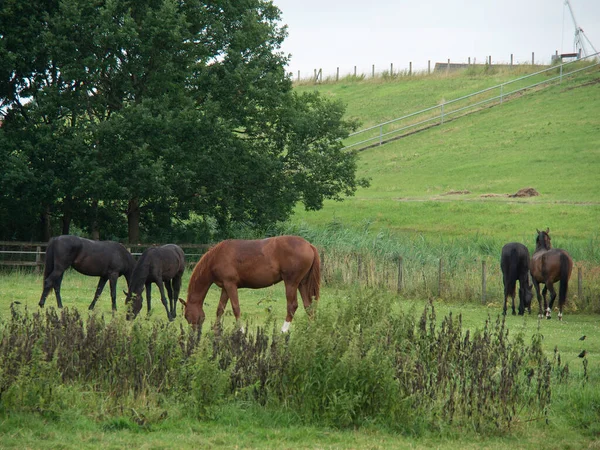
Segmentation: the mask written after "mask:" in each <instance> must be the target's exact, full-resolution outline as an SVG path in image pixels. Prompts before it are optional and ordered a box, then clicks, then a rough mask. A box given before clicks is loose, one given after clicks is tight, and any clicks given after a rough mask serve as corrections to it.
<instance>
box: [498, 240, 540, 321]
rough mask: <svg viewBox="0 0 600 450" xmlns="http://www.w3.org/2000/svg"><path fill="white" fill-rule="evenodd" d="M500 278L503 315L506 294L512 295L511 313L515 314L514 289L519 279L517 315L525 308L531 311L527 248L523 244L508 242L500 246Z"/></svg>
mask: <svg viewBox="0 0 600 450" xmlns="http://www.w3.org/2000/svg"><path fill="white" fill-rule="evenodd" d="M500 267H501V268H502V280H503V281H504V310H503V311H504V315H506V303H507V301H508V296H509V295H510V296H511V297H512V313H513V316H514V315H515V290H516V287H517V280H518V281H519V315H520V316H522V315H523V314H524V313H525V308H527V309H528V310H529V312H531V299H532V298H533V292H532V291H531V287H532V286H531V284H530V283H529V250H528V249H527V247H525V246H524V245H523V244H520V243H518V242H510V243H508V244H506V245H505V246H504V247H502V255H501V256H500Z"/></svg>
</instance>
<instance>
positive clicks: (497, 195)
mask: <svg viewBox="0 0 600 450" xmlns="http://www.w3.org/2000/svg"><path fill="white" fill-rule="evenodd" d="M508 196H509V195H508V194H481V195H480V197H482V198H490V197H508Z"/></svg>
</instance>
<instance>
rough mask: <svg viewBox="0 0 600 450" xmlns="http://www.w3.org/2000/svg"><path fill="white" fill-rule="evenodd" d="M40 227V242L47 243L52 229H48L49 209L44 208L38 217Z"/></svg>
mask: <svg viewBox="0 0 600 450" xmlns="http://www.w3.org/2000/svg"><path fill="white" fill-rule="evenodd" d="M40 227H41V230H40V231H41V235H42V240H43V241H44V242H48V241H49V240H50V238H51V237H52V228H51V227H50V207H49V206H46V207H45V208H44V211H43V212H42V214H41V215H40Z"/></svg>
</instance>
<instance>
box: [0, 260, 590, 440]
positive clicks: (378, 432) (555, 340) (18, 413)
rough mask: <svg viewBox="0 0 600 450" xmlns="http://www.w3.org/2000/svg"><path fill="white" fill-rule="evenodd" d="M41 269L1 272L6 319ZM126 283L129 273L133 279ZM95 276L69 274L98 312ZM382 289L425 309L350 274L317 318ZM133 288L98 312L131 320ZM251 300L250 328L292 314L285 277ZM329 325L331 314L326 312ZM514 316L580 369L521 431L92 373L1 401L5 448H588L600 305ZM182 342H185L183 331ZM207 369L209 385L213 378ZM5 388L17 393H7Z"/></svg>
mask: <svg viewBox="0 0 600 450" xmlns="http://www.w3.org/2000/svg"><path fill="white" fill-rule="evenodd" d="M189 276H190V271H187V273H186V276H185V277H184V283H183V285H184V286H187V282H188V280H189ZM41 281H42V280H41V276H39V275H34V274H30V273H26V272H18V273H13V274H4V275H2V276H1V278H0V297H1V298H3V299H6V301H4V302H2V305H1V307H0V317H2V318H4V319H3V324H5V323H7V322H6V321H7V317H9V316H10V308H11V307H10V304H9V301H18V302H20V304H18V305H16V306H14V307H15V308H17V310H18V311H20V312H21V313H23V312H24V311H26V310H29V311H30V312H34V311H37V301H38V299H39V294H40V290H41ZM120 283H121V284H123V279H121V280H120ZM95 284H96V280H95V279H93V278H90V277H85V276H82V275H80V274H77V273H76V272H74V271H72V270H71V271H68V272H67V273H66V275H65V279H64V282H63V289H62V293H63V302H64V305H65V307H66V308H68V309H69V310H71V311H72V310H73V309H77V310H79V311H81V315H82V318H83V320H87V319H86V318H87V317H88V314H90V313H88V312H87V305H88V304H89V302H90V300H91V298H92V296H93V293H94V290H95ZM373 292H375V294H374V295H376V296H380V295H383V296H384V297H386V298H388V299H390V300H391V305H392V309H393V310H394V311H395V313H400V314H406V315H407V316H409V317H415V318H417V317H418V316H419V315H420V314H421V312H422V311H423V308H424V307H425V305H426V303H427V302H426V301H423V300H414V299H406V298H403V297H393V296H392V298H390V295H389V294H385V293H380V294H377V293H376V292H377V291H371V290H363V289H362V288H360V287H359V286H357V285H356V284H352V285H341V286H340V285H337V284H335V283H334V284H329V285H326V286H325V287H324V289H323V290H322V298H321V301H320V303H319V306H318V311H321V314H322V315H318V317H317V323H319V322H320V319H319V318H320V317H322V318H325V319H326V318H328V317H329V314H332V313H333V314H336V313H335V311H337V310H339V309H340V308H341V310H343V309H345V308H350V309H352V308H357V309H360V308H362V307H361V306H360V304H361V303H365V304H368V302H369V301H370V300H369V298H370V296H371V295H373V294H372V293H373ZM218 294H219V291H218V289H217V288H215V287H213V288H212V289H211V291H210V293H209V296H208V298H207V306H206V311H207V317H208V318H209V320H212V319H213V318H214V314H215V311H216V305H217V302H218ZM122 298H123V296H122V295H121V296H119V302H118V305H119V311H118V312H117V314H116V316H114V318H113V313H112V312H111V310H110V299H109V296H108V293H107V292H105V293H104V294H103V295H102V297H101V298H100V300H99V302H98V305H97V307H96V311H95V312H94V313H93V314H94V315H96V316H98V315H99V314H100V315H102V316H104V318H105V320H107V321H111V320H117V321H122V320H123V317H124V314H125V313H124V307H123V300H122ZM54 301H55V300H54V297H53V295H51V296H50V297H49V298H48V302H47V309H48V308H53V307H54ZM351 304H353V305H352V306H351ZM240 305H241V309H242V320H243V321H244V325H245V326H246V327H247V329H248V330H249V332H250V333H252V332H253V331H254V328H255V326H256V325H261V324H264V323H265V321H266V322H269V321H271V320H272V321H273V323H274V326H275V327H276V328H279V327H280V326H281V323H282V322H283V320H284V317H285V301H284V291H283V286H282V285H276V286H274V287H271V288H267V289H263V290H242V291H240ZM344 305H347V306H344ZM435 308H436V314H437V322H438V324H440V323H441V322H442V320H443V319H444V317H446V316H447V315H448V314H450V313H452V314H454V315H455V317H457V316H458V315H460V316H461V318H462V324H463V327H464V330H467V329H468V330H470V332H471V333H475V331H476V330H478V329H482V328H483V326H484V324H485V321H486V319H489V320H491V321H492V322H493V321H495V320H496V317H497V316H498V314H499V312H500V308H499V306H498V305H493V306H482V305H478V304H472V303H470V304H467V303H458V302H444V301H441V300H437V301H435ZM296 316H297V317H296V321H295V322H294V324H293V325H292V330H291V333H292V338H293V337H294V330H298V331H296V333H304V332H305V327H306V326H307V316H306V314H305V312H304V311H303V309H302V308H300V309H299V310H298V313H297V315H296ZM147 319H150V320H149V321H148V320H147ZM164 320H165V317H164V310H163V309H162V307H161V306H160V303H159V302H158V299H156V298H155V299H154V301H153V311H152V314H151V315H150V316H148V315H147V313H146V310H145V307H144V309H143V310H142V312H141V314H140V316H139V317H138V319H137V322H141V323H142V324H147V323H164ZM180 324H181V325H184V327H185V328H187V325H186V324H184V323H183V320H182V318H181V315H180V314H179V316H178V317H177V319H176V320H175V322H173V323H171V324H169V327H168V328H169V329H171V330H172V331H173V330H175V332H177V330H179V328H180ZM233 325H234V323H233V317H232V314H231V311H230V308H228V310H227V312H226V315H225V327H226V329H231V327H233ZM325 325H326V322H324V323H323V326H325ZM354 326H355V325H353V326H352V327H354ZM507 327H508V329H509V336H510V337H512V338H513V339H514V338H515V337H516V336H517V335H518V334H522V336H523V339H524V341H525V342H526V343H528V342H530V340H531V338H532V336H533V335H536V334H537V333H540V334H542V335H543V340H542V347H543V349H544V352H545V353H546V355H547V356H548V358H549V360H550V361H551V360H552V358H553V356H552V355H553V354H554V352H555V349H556V350H558V352H559V355H560V358H561V359H562V364H563V365H567V366H568V367H569V369H568V370H569V378H568V381H567V382H562V383H556V385H554V384H553V388H552V406H551V408H550V409H549V411H548V414H547V416H546V418H547V419H548V424H546V423H545V419H544V418H543V417H540V416H535V415H532V413H531V412H528V410H527V409H526V410H521V411H520V412H519V413H518V419H517V420H516V421H515V423H514V424H513V428H512V430H510V431H508V430H503V431H498V432H489V431H488V432H484V433H478V432H476V431H475V430H472V429H471V430H470V429H468V428H467V429H464V428H462V427H461V428H458V429H455V428H453V427H452V426H448V425H447V426H445V427H443V428H441V429H437V431H434V430H430V429H428V428H427V426H425V430H421V431H420V432H416V431H415V433H414V434H413V433H408V434H407V433H404V432H396V431H394V430H390V429H389V428H388V427H385V426H381V425H378V423H377V421H374V422H373V423H371V424H368V423H365V424H363V425H362V426H361V427H360V428H357V429H352V428H351V429H348V428H346V427H342V428H338V427H332V426H328V425H325V424H322V425H319V424H318V423H312V422H311V421H310V420H307V419H306V418H302V417H301V416H298V415H297V413H295V412H294V411H293V410H290V409H287V408H283V409H282V408H269V407H261V406H259V405H258V404H255V403H253V402H250V401H248V400H247V399H244V400H237V401H236V399H235V398H230V399H228V400H226V401H224V402H219V403H218V404H216V405H215V406H214V407H212V408H210V409H209V411H208V413H207V414H205V415H203V416H202V418H201V419H200V420H198V419H196V418H194V417H193V415H192V416H190V409H189V408H190V407H191V404H190V403H188V402H186V401H185V400H179V401H173V400H172V399H169V398H168V397H162V398H161V396H160V395H155V396H152V395H145V396H143V397H142V398H137V399H136V398H135V396H133V394H131V395H129V396H126V397H125V398H121V399H120V400H111V396H110V394H109V393H108V392H106V393H105V392H102V391H99V392H95V389H93V388H92V385H89V387H86V386H87V384H83V385H82V387H77V386H75V387H71V388H69V386H66V385H65V386H60V385H57V386H55V389H56V392H59V393H60V394H59V395H60V396H61V397H62V398H64V401H65V402H66V403H61V404H60V405H61V406H60V407H58V406H56V405H54V404H52V403H41V404H40V405H39V406H38V407H36V408H32V406H31V404H32V402H33V403H34V404H35V403H36V401H35V400H31V398H27V400H23V406H22V407H21V408H14V406H13V407H12V408H11V409H8V410H7V409H6V408H5V407H1V408H0V436H1V437H2V448H17V447H25V448H95V447H97V446H100V445H101V446H102V447H107V448H122V447H124V446H142V447H147V448H174V447H177V448H192V447H195V446H197V445H201V446H202V447H204V448H231V447H234V446H235V447H239V448H272V447H274V446H278V447H281V446H283V447H284V448H315V447H316V448H406V447H409V448H430V447H442V448H480V447H481V446H484V447H486V448H511V447H514V446H515V445H516V446H518V447H519V448H539V447H540V446H543V447H544V448H583V447H588V446H591V447H594V446H595V445H598V443H599V439H600V429H599V428H598V423H600V421H599V419H600V407H599V405H600V397H598V392H599V391H598V386H600V372H599V370H600V359H599V358H598V355H600V341H599V339H598V337H599V336H600V323H599V322H598V320H597V316H596V315H585V314H567V315H566V317H565V319H564V321H563V322H558V321H556V320H551V321H546V320H544V321H541V322H538V320H537V318H536V316H535V314H533V315H531V316H528V315H526V316H524V317H519V316H516V317H513V316H508V317H507ZM0 330H6V328H5V326H4V325H3V326H0ZM582 335H586V336H587V339H586V340H585V341H584V342H582V341H580V340H579V337H580V336H582ZM0 336H1V334H0ZM299 336H302V334H300V335H299ZM303 339H304V338H303ZM308 341H310V338H309V339H308ZM131 345H134V344H133V343H132V344H131ZM142 345H144V346H145V345H146V343H145V342H144V343H142ZM173 345H177V344H176V343H175V342H173ZM584 348H585V349H586V350H587V351H588V356H587V357H586V360H587V362H589V365H588V367H587V372H588V374H589V375H588V377H589V378H588V380H587V381H585V380H584V372H585V371H586V369H585V368H584V366H583V364H582V363H583V360H582V359H580V358H578V357H577V355H578V354H579V352H580V351H581V350H582V349H584ZM555 357H556V355H555V356H554V358H555ZM198 381H199V383H200V386H202V379H199V380H198ZM207 383H208V381H207ZM553 383H555V382H553ZM96 389H98V388H96ZM242 392H243V391H242ZM13 395H14V394H13ZM5 398H10V397H6V394H5ZM240 398H242V397H241V396H240ZM244 398H245V397H244ZM190 401H191V398H190ZM0 405H1V403H0ZM119 405H120V406H119ZM36 411H37V412H36ZM139 417H143V419H144V423H141V424H137V423H136V420H138V419H139Z"/></svg>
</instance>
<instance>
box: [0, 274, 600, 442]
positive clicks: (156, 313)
mask: <svg viewBox="0 0 600 450" xmlns="http://www.w3.org/2000/svg"><path fill="white" fill-rule="evenodd" d="M188 278H189V272H188V274H187V276H186V279H185V280H184V286H186V285H187V279H188ZM0 281H1V282H0V287H1V288H0V289H1V292H0V296H1V297H2V299H3V301H2V305H1V306H0V314H1V315H0V317H2V321H1V324H0V342H1V344H0V359H1V364H0V367H1V368H2V369H1V370H0V392H1V396H0V417H1V419H0V434H2V442H3V446H9V447H10V446H19V445H21V446H22V445H23V444H24V443H25V444H26V445H28V446H34V447H43V446H44V445H45V444H42V442H41V440H42V439H45V440H47V444H48V446H53V445H62V446H65V447H66V444H65V443H64V439H65V436H66V435H67V433H68V434H69V435H71V436H73V435H75V436H78V437H79V438H80V439H81V441H80V442H81V444H80V443H79V442H78V443H77V445H83V446H84V447H93V446H97V445H103V446H109V447H110V446H114V447H118V446H123V445H150V446H172V445H173V442H174V441H173V440H176V442H177V446H178V447H191V446H194V445H197V444H198V439H200V442H202V443H203V445H204V444H205V445H206V446H208V447H220V446H223V447H227V446H231V445H232V444H234V445H239V446H241V447H253V448H261V447H262V448H266V447H272V446H274V445H283V446H288V447H300V448H302V447H305V448H309V447H315V446H318V447H375V448H389V447H403V446H406V445H413V446H416V447H426V446H431V445H433V446H444V447H447V446H449V447H457V448H458V447H460V448H469V447H471V448H474V447H477V446H478V445H482V443H483V442H485V445H486V446H491V447H498V448H506V447H509V446H514V445H515V443H516V442H519V446H522V447H525V448H527V447H530V448H533V447H535V446H539V445H542V444H543V445H544V446H547V445H548V442H549V441H548V439H549V438H548V437H549V436H551V437H552V439H553V441H552V442H553V443H554V445H555V446H556V447H562V446H564V445H573V446H576V447H580V446H587V445H588V444H591V443H592V442H594V440H595V439H598V437H599V436H600V429H598V425H597V424H598V423H600V420H599V419H600V408H599V407H598V405H600V398H599V397H598V395H599V394H598V392H600V390H599V389H598V387H599V386H600V375H599V374H600V372H599V370H600V364H599V363H600V361H599V360H597V355H598V354H600V345H599V344H598V342H597V339H596V336H598V335H599V331H600V329H599V325H598V323H597V320H596V319H595V317H594V316H588V315H584V314H569V315H567V316H566V317H565V320H564V322H563V323H559V322H558V321H554V320H553V321H541V322H538V321H537V319H536V317H535V315H532V316H527V315H526V316H525V317H513V316H508V317H507V318H506V322H504V321H503V320H502V318H501V317H499V312H500V310H501V308H500V306H499V305H498V306H496V305H494V306H482V305H477V304H473V303H469V304H461V303H457V302H447V301H444V300H443V299H432V302H430V301H419V300H413V299H407V298H403V297H397V296H395V295H391V294H390V293H389V292H387V291H382V290H379V289H366V288H361V287H360V286H358V285H356V284H354V285H352V284H351V285H347V284H344V285H340V284H337V283H336V282H335V279H334V280H333V281H332V282H331V283H329V284H328V285H327V286H326V287H325V288H324V290H323V292H322V300H321V302H320V303H319V306H318V313H317V319H316V320H315V321H314V322H311V321H309V320H307V316H306V314H305V313H304V311H302V310H299V311H298V314H297V317H296V320H295V321H294V323H293V326H292V331H291V333H290V334H289V335H282V334H280V333H279V331H278V330H279V327H280V325H281V321H282V320H283V317H284V314H285V313H284V311H285V302H284V300H283V298H284V295H283V287H282V286H280V285H277V286H275V287H273V288H269V289H264V290H257V291H252V290H243V291H241V294H240V295H241V306H242V313H243V320H244V324H245V328H246V330H247V332H246V333H245V334H241V333H239V331H237V330H236V329H235V327H234V324H233V318H232V317H231V314H230V313H229V309H228V313H227V314H226V320H225V323H224V326H225V328H224V330H223V331H222V332H221V333H220V334H218V335H215V334H214V333H213V332H212V330H211V329H210V326H207V327H205V329H204V332H203V333H202V334H198V333H196V332H194V331H193V330H192V329H190V328H189V327H188V326H187V324H185V322H184V321H183V320H182V319H181V317H178V318H177V320H176V321H175V322H173V323H167V322H166V320H165V318H164V317H163V315H164V314H163V313H164V311H163V310H162V308H160V307H159V305H158V303H157V301H156V300H155V301H154V305H155V308H154V309H153V314H151V315H149V316H148V315H147V314H146V313H145V312H143V313H142V315H141V316H140V317H139V318H138V320H136V321H135V322H134V323H128V322H126V321H125V320H124V315H125V313H124V311H123V307H122V302H121V301H119V308H120V309H119V311H118V312H117V314H116V315H114V316H113V314H112V313H111V312H110V301H109V299H108V295H107V294H106V293H105V294H104V295H103V297H102V298H101V299H100V302H99V303H98V306H97V311H96V312H94V313H88V312H87V310H86V308H87V305H88V304H89V301H90V299H91V297H92V295H93V291H94V288H95V280H94V279H93V278H89V277H84V276H82V275H79V274H76V273H74V272H72V271H70V272H68V273H67V274H66V276H65V282H64V283H63V295H64V302H65V305H66V306H67V308H66V309H65V310H63V311H61V312H57V311H55V310H54V309H53V308H52V307H50V308H48V309H46V310H42V311H38V308H37V306H36V303H37V300H38V297H39V292H38V291H39V290H40V289H39V288H40V285H41V277H40V276H36V275H33V274H27V273H18V274H12V275H10V274H5V275H3V276H2V279H1V280H0ZM352 286H354V287H352ZM8 299H12V300H16V301H19V302H20V303H19V304H12V305H11V304H10V301H9V300H8ZM217 299H218V290H217V289H214V288H213V289H212V290H211V293H210V295H209V298H208V300H207V301H208V306H207V317H209V318H212V317H214V314H215V309H216V303H217ZM52 300H53V298H50V299H49V303H48V304H49V305H51V304H52ZM84 311H85V312H84ZM209 325H210V324H209ZM584 334H585V335H587V336H588V338H587V340H586V341H583V342H582V341H579V337H580V336H581V335H584ZM583 348H585V349H587V351H588V352H589V353H588V356H587V357H586V358H584V359H580V358H578V357H577V355H578V354H579V352H580V351H581V349H583ZM356 430H360V431H359V432H358V431H356ZM232 435H233V436H235V437H236V438H235V439H236V440H234V437H233V436H232ZM61 440H63V442H61ZM73 442H76V441H73Z"/></svg>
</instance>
